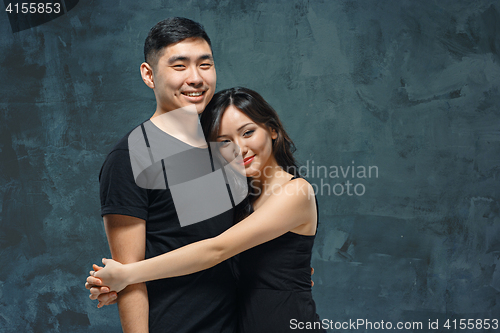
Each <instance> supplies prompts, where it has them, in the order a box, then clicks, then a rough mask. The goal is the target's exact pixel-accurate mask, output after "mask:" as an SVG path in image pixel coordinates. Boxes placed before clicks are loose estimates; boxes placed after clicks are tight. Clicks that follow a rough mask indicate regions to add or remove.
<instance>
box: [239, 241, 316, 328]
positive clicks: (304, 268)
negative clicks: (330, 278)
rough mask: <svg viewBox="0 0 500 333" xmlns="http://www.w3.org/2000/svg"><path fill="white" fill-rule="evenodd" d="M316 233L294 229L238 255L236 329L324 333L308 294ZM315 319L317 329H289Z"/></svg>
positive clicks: (312, 321)
mask: <svg viewBox="0 0 500 333" xmlns="http://www.w3.org/2000/svg"><path fill="white" fill-rule="evenodd" d="M314 238H315V236H304V235H299V234H296V233H293V232H287V233H286V234H284V235H282V236H280V237H278V238H275V239H273V240H271V241H269V242H266V243H264V244H261V245H258V246H256V247H254V248H252V249H249V250H247V251H245V252H242V253H240V255H239V271H240V277H239V295H238V296H239V297H238V299H239V309H238V310H239V311H238V313H239V318H238V320H239V332H240V333H281V332H297V331H300V332H303V331H306V332H325V330H322V329H319V327H320V325H319V324H320V319H319V316H318V315H317V314H316V305H315V303H314V301H313V299H312V295H311V253H312V247H313V244H314ZM299 322H302V323H304V324H305V323H307V322H309V323H314V322H316V323H317V324H316V327H317V328H318V329H316V330H299V329H292V328H293V327H296V326H295V325H298V323H299Z"/></svg>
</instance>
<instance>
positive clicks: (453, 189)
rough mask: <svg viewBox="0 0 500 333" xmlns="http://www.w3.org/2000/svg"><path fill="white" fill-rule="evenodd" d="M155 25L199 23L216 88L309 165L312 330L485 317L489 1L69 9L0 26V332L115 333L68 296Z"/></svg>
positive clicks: (492, 287)
mask: <svg viewBox="0 0 500 333" xmlns="http://www.w3.org/2000/svg"><path fill="white" fill-rule="evenodd" d="M3 10H4V8H3V7H2V11H3ZM168 16H185V17H189V18H191V19H194V20H197V21H199V22H201V23H202V24H204V25H205V28H206V29H207V31H208V33H209V35H210V36H211V38H212V40H213V49H214V53H215V59H216V67H217V71H218V89H223V88H227V87H231V86H235V85H242V86H247V87H249V88H252V89H255V90H257V91H258V92H260V93H261V94H262V95H263V96H264V97H265V98H266V99H267V100H268V101H269V102H270V103H271V104H272V105H273V106H274V107H275V108H276V109H277V110H278V112H279V114H280V116H281V117H282V119H283V122H284V124H285V126H286V127H287V129H288V131H289V133H290V135H291V136H292V138H293V139H294V141H295V142H296V144H297V147H298V151H297V156H298V158H299V160H300V161H301V162H302V163H303V164H304V165H306V166H309V172H310V173H309V175H310V178H309V179H310V180H311V182H313V183H315V184H317V185H318V201H319V205H320V214H321V221H320V226H319V230H318V237H317V242H316V245H315V249H314V254H313V266H314V268H315V269H316V273H315V275H314V281H315V283H316V284H315V287H314V289H313V292H314V297H315V299H316V303H317V307H318V312H319V314H320V316H321V317H322V318H327V319H330V320H333V321H348V320H349V319H351V320H356V319H368V320H371V321H381V320H384V321H391V322H393V323H396V322H397V321H421V322H423V323H424V327H426V325H427V322H428V319H431V320H436V319H439V320H440V323H441V324H442V323H443V322H444V320H445V319H446V318H451V319H454V318H467V319H468V318H474V319H477V318H479V319H484V318H497V319H500V315H499V314H500V202H499V200H500V187H499V185H500V91H499V85H500V4H499V3H498V2H497V1H492V0H491V1H487V0H481V1H462V0H461V1H457V0H446V1H431V0H421V1H399V0H398V1H395V0H394V1H392V0H391V1H376V0H373V1H372V0H370V1H321V0H310V1H299V0H293V1H288V0H287V1H285V0H281V1H280V0H268V1H243V0H237V1H208V0H198V1H196V0H191V1H182V2H180V1H160V0H157V1H148V2H139V1H133V0H122V1H80V2H79V3H78V5H77V6H76V7H75V8H73V9H72V10H71V11H70V12H68V14H67V15H64V16H62V17H59V18H57V19H56V20H54V21H51V22H48V23H46V24H43V25H40V26H38V27H35V28H33V29H29V30H25V31H21V32H18V33H12V31H11V28H10V25H9V21H8V19H7V15H6V14H5V13H0V50H1V52H0V78H1V80H0V119H1V120H0V198H1V199H0V214H1V215H0V226H1V228H0V254H1V255H0V267H1V269H0V331H1V332H91V331H92V332H118V331H120V325H119V320H118V314H117V311H116V307H108V308H107V309H101V310H98V309H96V308H95V305H96V304H95V303H93V302H91V301H90V300H88V298H87V293H86V291H85V290H84V289H83V284H84V279H85V277H86V275H87V273H88V271H89V269H90V264H91V263H92V262H98V261H99V260H100V258H101V257H102V256H108V255H109V250H108V247H107V243H106V238H105V233H104V230H103V225H102V221H101V217H100V215H99V199H98V182H97V175H98V172H99V168H100V166H101V164H102V162H103V159H104V157H105V155H106V153H107V152H108V151H109V149H110V148H111V146H112V145H113V144H114V142H115V141H116V140H118V139H119V138H120V137H121V136H123V135H124V134H125V133H126V132H127V131H129V130H130V129H132V128H133V127H134V126H135V125H137V124H138V123H139V122H141V121H142V120H145V119H146V118H148V117H149V116H150V115H151V114H152V113H153V111H154V108H155V103H154V96H153V93H152V91H151V90H150V89H149V88H147V87H146V86H145V85H144V84H143V82H142V80H141V78H140V76H139V65H140V63H141V61H142V47H143V42H144V38H145V37H146V34H147V32H148V30H149V28H150V27H151V26H152V25H154V24H155V23H156V22H157V21H159V20H161V19H163V18H165V17H168ZM313 166H314V167H313ZM318 166H320V167H321V166H323V167H326V169H327V170H328V172H329V173H328V174H326V175H325V174H324V170H325V168H323V169H320V171H321V174H320V175H319V176H318V174H317V173H318V172H317V171H318V170H317V167H318ZM353 166H354V167H355V170H356V173H355V174H354V176H353V174H352V173H351V170H352V169H351V168H352V167H353ZM369 166H372V167H376V168H377V169H375V168H372V174H371V178H368V173H367V174H366V178H362V177H361V176H363V175H362V174H361V173H358V172H359V171H361V170H362V168H363V167H366V168H368V167H369ZM347 167H350V169H349V172H348V173H347V174H345V176H344V175H343V174H342V170H344V172H345V170H346V168H347ZM336 168H338V174H335V170H336ZM341 168H342V169H341ZM313 170H314V171H315V174H314V176H313V174H312V171H313ZM375 171H378V174H375ZM336 176H338V177H336ZM377 176H378V177H377ZM347 182H349V183H347ZM349 184H353V185H357V184H361V185H358V186H357V187H356V189H357V193H358V194H361V191H362V190H363V191H364V193H363V194H362V195H358V194H353V193H354V187H353V186H349ZM342 187H343V188H344V189H345V190H347V188H349V189H350V192H349V193H350V194H352V195H349V194H348V193H347V192H344V193H343V194H342V195H336V194H339V193H340V190H341V188H342ZM329 190H330V193H328V191H329ZM332 190H335V193H336V194H335V193H332V192H331V191H332ZM341 331H349V330H341ZM360 331H363V330H360ZM379 331H380V330H379ZM408 331H410V330H408ZM421 331H426V330H425V329H424V330H421Z"/></svg>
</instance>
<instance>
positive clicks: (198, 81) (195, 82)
mask: <svg viewBox="0 0 500 333" xmlns="http://www.w3.org/2000/svg"><path fill="white" fill-rule="evenodd" d="M186 83H187V84H188V85H190V86H195V87H197V86H200V85H202V84H203V77H202V76H201V75H200V72H199V69H198V68H191V69H190V70H189V74H188V77H187V80H186Z"/></svg>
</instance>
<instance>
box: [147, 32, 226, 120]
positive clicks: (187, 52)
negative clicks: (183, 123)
mask: <svg viewBox="0 0 500 333" xmlns="http://www.w3.org/2000/svg"><path fill="white" fill-rule="evenodd" d="M152 71H153V82H154V88H153V89H154V91H155V95H156V101H157V103H158V106H159V107H160V108H161V110H162V111H164V112H168V111H172V110H176V109H179V108H182V107H186V106H190V105H195V106H196V110H197V111H198V113H201V112H203V110H204V109H205V106H206V105H207V104H208V102H210V100H211V99H212V96H213V95H214V92H215V83H216V80H217V76H216V74H215V66H214V60H213V56H212V50H211V49H210V45H208V43H207V42H206V41H205V40H204V39H203V38H187V39H184V40H182V41H180V42H178V43H176V44H171V45H169V46H167V47H165V48H164V49H163V50H162V51H161V53H160V55H159V58H158V62H157V64H156V65H155V66H154V67H153V70H152Z"/></svg>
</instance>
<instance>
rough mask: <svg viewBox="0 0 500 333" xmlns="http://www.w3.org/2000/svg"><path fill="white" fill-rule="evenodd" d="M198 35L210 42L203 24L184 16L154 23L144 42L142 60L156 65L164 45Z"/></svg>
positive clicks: (209, 43)
mask: <svg viewBox="0 0 500 333" xmlns="http://www.w3.org/2000/svg"><path fill="white" fill-rule="evenodd" d="M193 37H199V38H203V39H204V40H206V41H207V43H208V45H209V46H210V48H212V44H211V42H210V38H208V35H207V33H206V32H205V29H204V28H203V26H202V25H201V24H199V23H197V22H195V21H193V20H190V19H187V18H185V17H169V18H167V19H165V20H163V21H160V22H158V23H156V25H155V26H154V27H152V28H151V30H150V31H149V34H148V37H147V38H146V42H145V43H144V60H145V61H146V62H147V63H148V64H150V65H151V66H154V65H156V63H157V62H158V56H159V54H160V53H161V50H162V49H163V48H164V47H167V46H169V45H170V44H175V43H178V42H180V41H182V40H184V39H186V38H193Z"/></svg>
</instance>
